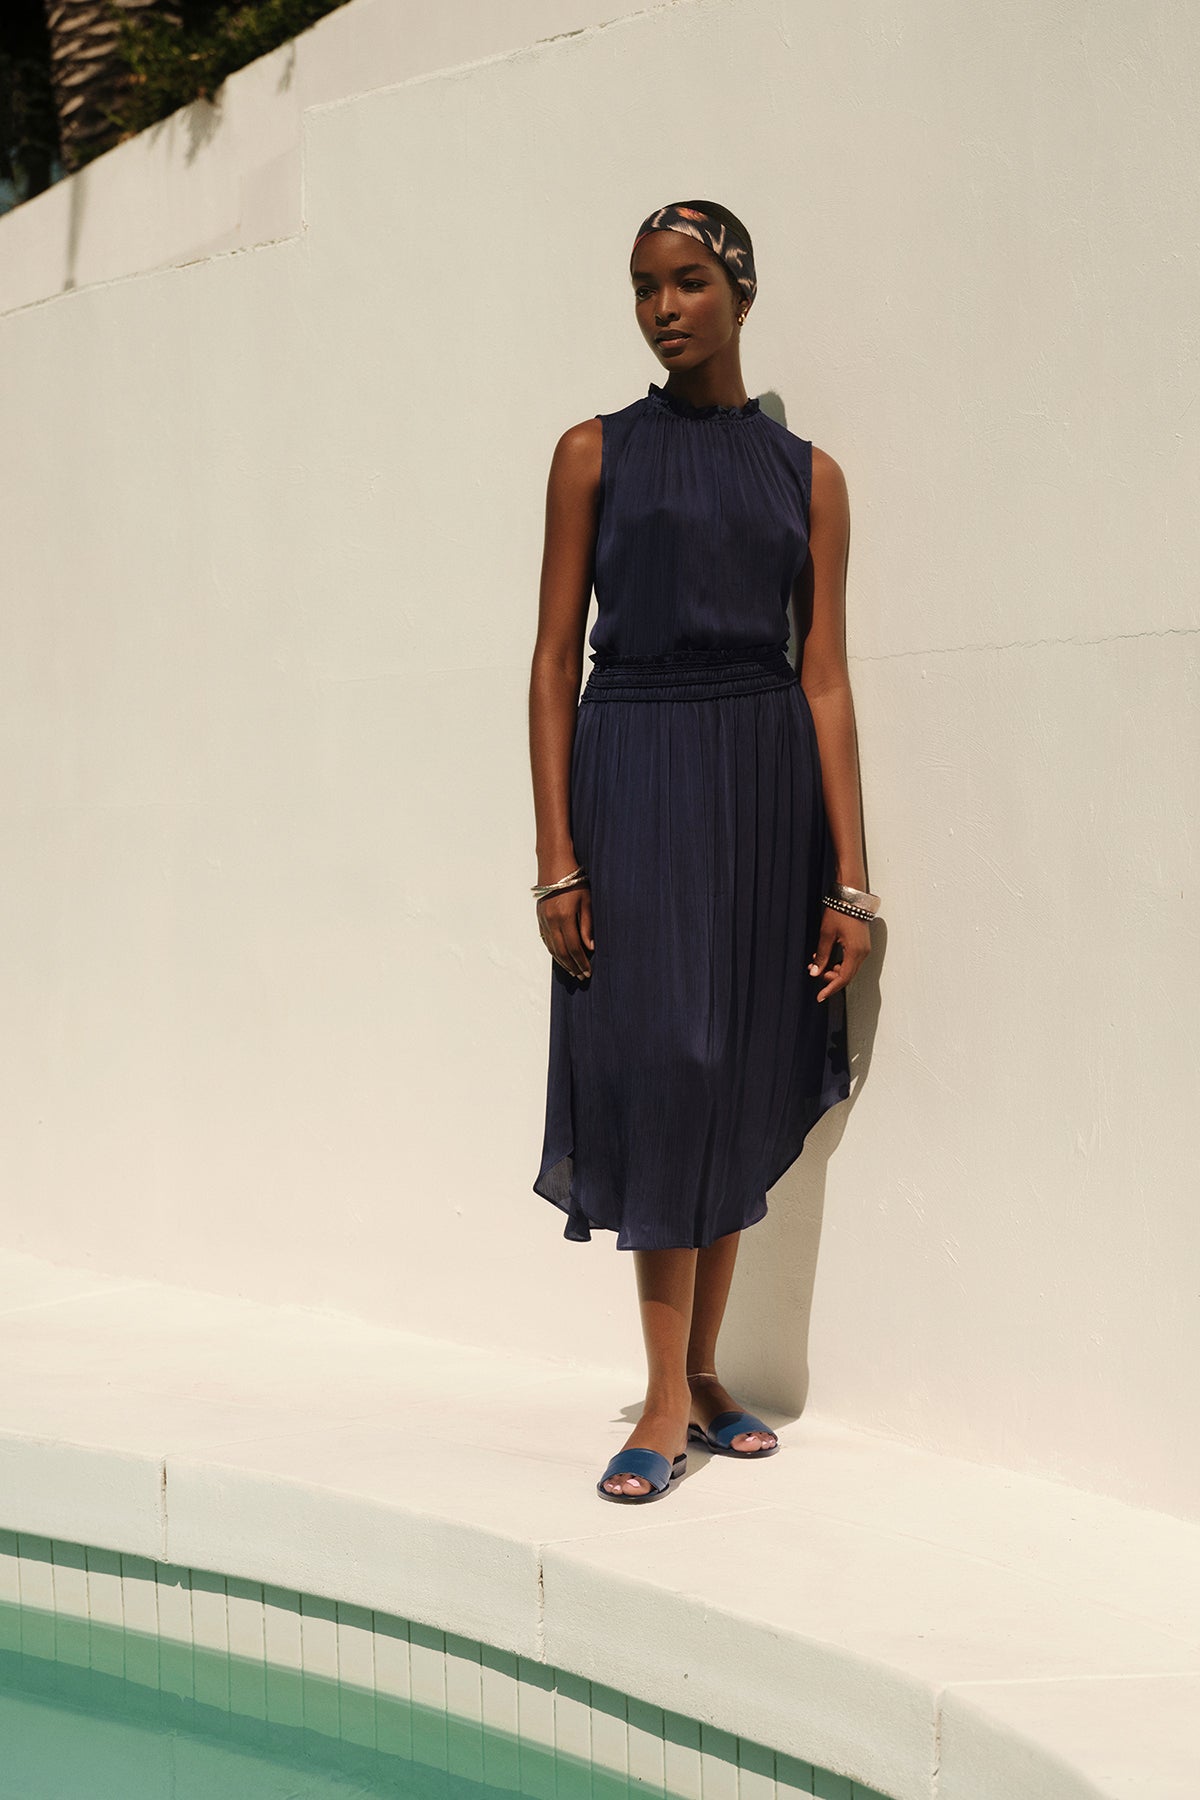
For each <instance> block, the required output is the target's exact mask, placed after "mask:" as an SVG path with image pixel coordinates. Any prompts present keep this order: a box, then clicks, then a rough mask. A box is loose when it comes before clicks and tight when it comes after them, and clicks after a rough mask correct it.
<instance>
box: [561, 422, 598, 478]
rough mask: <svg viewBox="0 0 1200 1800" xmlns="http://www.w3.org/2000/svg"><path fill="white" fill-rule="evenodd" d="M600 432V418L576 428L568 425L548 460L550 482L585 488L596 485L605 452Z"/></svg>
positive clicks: (580, 423)
mask: <svg viewBox="0 0 1200 1800" xmlns="http://www.w3.org/2000/svg"><path fill="white" fill-rule="evenodd" d="M603 429H604V428H603V425H602V424H601V421H600V419H599V418H595V419H582V420H580V422H579V424H578V425H568V427H567V429H566V430H565V431H564V432H563V433H562V435H561V436H560V438H559V440H558V442H557V443H556V444H555V446H554V455H553V456H552V458H551V460H550V479H551V481H552V482H553V483H555V484H562V485H564V486H567V487H572V488H574V487H578V488H585V489H587V488H593V487H596V486H598V485H599V481H600V464H601V458H602V456H603V453H604V437H603Z"/></svg>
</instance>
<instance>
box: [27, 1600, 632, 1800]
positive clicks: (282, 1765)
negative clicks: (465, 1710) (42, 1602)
mask: <svg viewBox="0 0 1200 1800" xmlns="http://www.w3.org/2000/svg"><path fill="white" fill-rule="evenodd" d="M18 1614H19V1624H20V1629H21V1632H22V1640H21V1641H23V1642H29V1641H31V1640H33V1641H36V1640H37V1638H38V1636H39V1627H44V1626H48V1628H49V1634H50V1635H49V1642H51V1643H52V1642H53V1641H54V1634H55V1633H57V1639H58V1644H59V1646H60V1647H61V1646H62V1645H63V1633H64V1629H65V1628H66V1629H70V1628H72V1627H73V1628H74V1630H75V1631H76V1632H77V1633H78V1634H80V1640H81V1641H80V1644H79V1645H78V1646H76V1649H77V1650H78V1649H81V1648H83V1645H84V1643H85V1642H86V1641H87V1640H88V1639H89V1638H90V1639H91V1640H92V1641H93V1642H94V1640H95V1638H96V1634H97V1633H98V1632H99V1633H103V1634H106V1635H107V1636H108V1637H109V1638H112V1637H120V1638H121V1639H122V1640H123V1649H124V1651H125V1653H126V1654H127V1655H132V1656H133V1657H134V1658H136V1656H137V1653H138V1649H139V1645H138V1639H139V1637H142V1636H143V1634H139V1633H133V1632H121V1631H117V1630H116V1629H115V1628H113V1627H98V1626H96V1625H95V1624H93V1623H89V1622H88V1621H87V1620H78V1621H65V1620H64V1619H62V1618H61V1617H58V1618H55V1616H54V1615H52V1614H46V1615H41V1617H39V1616H38V1615H37V1614H36V1613H35V1612H31V1609H29V1608H24V1609H22V1608H14V1607H11V1606H0V1615H7V1619H0V1626H6V1627H7V1629H6V1630H5V1636H6V1637H7V1638H8V1641H10V1642H11V1641H12V1626H13V1625H14V1624H15V1623H16V1622H17V1620H16V1618H15V1617H14V1615H18ZM140 1647H141V1648H142V1649H143V1650H144V1651H145V1652H146V1653H147V1655H148V1654H149V1653H151V1652H152V1653H153V1655H154V1657H155V1659H156V1661H157V1665H158V1669H159V1680H160V1682H161V1683H162V1685H160V1686H157V1687H150V1686H147V1685H144V1684H142V1683H140V1682H138V1681H135V1680H128V1679H126V1678H125V1677H123V1676H120V1675H115V1674H108V1673H105V1672H104V1671H103V1670H101V1669H97V1668H95V1667H87V1666H80V1665H79V1664H78V1663H76V1662H64V1661H59V1660H57V1659H56V1658H55V1657H54V1656H53V1655H51V1656H41V1655H36V1654H29V1653H27V1652H26V1651H23V1650H20V1651H17V1650H0V1800H214V1797H215V1796H218V1795H219V1796H221V1800H324V1797H325V1796H330V1797H331V1800H332V1796H335V1795H337V1796H342V1797H343V1800H345V1797H347V1796H353V1795H360V1796H363V1797H364V1800H367V1797H369V1796H375V1795H379V1796H389V1797H391V1796H398V1795H406V1796H412V1797H413V1800H485V1797H487V1800H492V1797H496V1796H499V1795H501V1794H504V1795H506V1796H508V1800H511V1797H512V1796H513V1794H514V1793H529V1794H531V1795H536V1796H538V1797H543V1796H545V1795H547V1794H552V1795H559V1796H562V1800H617V1797H618V1796H621V1797H624V1796H627V1795H628V1794H629V1792H630V1788H631V1785H632V1784H631V1783H630V1781H629V1779H628V1778H627V1777H622V1776H620V1775H618V1774H615V1773H611V1772H609V1771H606V1770H603V1769H600V1768H596V1767H594V1766H593V1765H591V1764H589V1763H587V1762H583V1761H581V1760H579V1759H578V1758H574V1757H569V1756H565V1755H564V1754H563V1753H562V1752H561V1751H560V1750H555V1749H553V1748H547V1749H536V1750H535V1749H533V1748H532V1747H531V1746H530V1745H528V1744H524V1743H523V1744H521V1745H520V1748H519V1757H520V1769H521V1772H523V1773H524V1775H525V1783H524V1784H523V1785H522V1786H515V1785H514V1782H513V1779H512V1778H513V1775H514V1773H516V1772H517V1764H516V1762H515V1756H516V1751H517V1746H516V1745H515V1743H514V1741H513V1740H512V1739H511V1738H509V1736H508V1734H507V1733H504V1732H500V1731H493V1730H490V1729H489V1728H488V1727H486V1726H483V1725H481V1724H479V1723H478V1722H476V1721H469V1720H460V1719H455V1718H453V1717H452V1716H449V1715H447V1714H446V1713H444V1712H438V1711H436V1710H435V1709H433V1708H430V1707H423V1706H419V1705H416V1704H415V1703H413V1702H410V1701H405V1700H400V1699H395V1698H391V1697H389V1696H386V1695H381V1694H378V1693H375V1692H371V1691H367V1690H365V1689H361V1688H354V1687H351V1686H349V1685H347V1684H345V1683H342V1682H338V1681H331V1680H329V1679H328V1678H326V1677H321V1676H314V1675H310V1674H307V1673H303V1672H300V1671H296V1670H290V1669H283V1668H272V1667H271V1666H270V1665H266V1666H265V1667H264V1665H263V1664H261V1663H257V1664H256V1663H252V1662H250V1661H248V1660H246V1659H241V1658H238V1657H233V1656H229V1655H223V1654H221V1653H218V1652H215V1651H206V1650H202V1649H200V1648H198V1647H196V1646H194V1645H190V1644H173V1643H170V1642H168V1641H166V1640H159V1639H145V1640H144V1641H143V1643H142V1645H141V1646H140ZM173 1663H174V1665H175V1667H174V1671H173V1669H172V1664H173ZM173 1674H174V1676H175V1677H177V1678H178V1679H177V1685H178V1686H179V1687H181V1688H184V1687H186V1688H190V1689H191V1690H192V1693H191V1696H190V1697H189V1695H188V1694H187V1693H184V1692H178V1693H176V1692H171V1691H170V1687H171V1683H172V1679H173ZM206 1683H207V1684H209V1689H210V1691H213V1692H214V1701H213V1702H212V1703H209V1702H206V1701H203V1700H199V1699H197V1698H195V1694H196V1692H204V1691H205V1687H206ZM213 1684H215V1686H214V1685H213ZM239 1688H241V1689H242V1696H241V1697H242V1699H243V1700H244V1702H245V1703H246V1704H247V1707H248V1709H249V1710H247V1711H245V1712H239V1711H237V1710H235V1707H236V1703H237V1700H238V1690H239ZM218 1690H219V1694H218ZM221 1701H223V1703H220V1702H221ZM263 1710H270V1711H271V1712H273V1713H276V1714H285V1715H286V1714H287V1713H289V1712H290V1713H292V1714H293V1715H294V1716H295V1717H296V1718H297V1719H303V1720H304V1721H305V1723H303V1724H285V1723H281V1722H280V1720H279V1718H278V1717H276V1718H273V1719H268V1718H265V1717H261V1716H255V1714H256V1712H261V1711H263ZM355 1738H357V1739H358V1740H360V1741H357V1742H356V1741H353V1740H354V1739H355ZM363 1740H366V1741H363ZM456 1740H458V1741H456ZM423 1756H427V1757H428V1758H429V1759H430V1760H428V1761H426V1760H422V1757H423ZM531 1758H532V1761H531ZM439 1763H440V1764H443V1765H445V1766H441V1767H439V1766H436V1765H437V1764H439ZM481 1763H482V1766H483V1768H484V1770H486V1769H487V1768H488V1767H489V1766H491V1767H493V1768H495V1770H496V1771H497V1775H498V1776H499V1777H500V1780H499V1781H498V1783H497V1784H496V1785H492V1784H491V1783H489V1782H488V1781H487V1780H486V1779H485V1780H482V1781H481V1780H478V1779H472V1778H471V1777H470V1776H469V1775H467V1774H466V1773H455V1772H453V1771H454V1770H455V1769H456V1768H457V1769H459V1770H465V1769H468V1768H471V1767H478V1766H479V1765H480V1764H481ZM638 1785H639V1786H640V1785H641V1784H638ZM642 1791H643V1792H644V1791H645V1790H644V1788H643V1790H642Z"/></svg>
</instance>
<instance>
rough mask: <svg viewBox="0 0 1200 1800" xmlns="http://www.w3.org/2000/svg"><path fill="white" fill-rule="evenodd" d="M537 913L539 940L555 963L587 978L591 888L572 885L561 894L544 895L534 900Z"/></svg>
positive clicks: (578, 977)
mask: <svg viewBox="0 0 1200 1800" xmlns="http://www.w3.org/2000/svg"><path fill="white" fill-rule="evenodd" d="M537 914H538V930H539V931H540V932H541V934H542V942H543V944H545V946H546V948H547V950H548V951H549V952H550V954H551V956H552V957H553V958H554V960H555V962H556V963H558V964H559V966H560V968H563V969H565V970H566V971H567V974H568V975H574V976H575V978H576V980H578V981H587V980H588V978H589V977H590V975H591V973H592V965H591V962H590V960H589V957H588V951H589V950H594V949H595V948H596V944H595V940H594V939H593V937H592V896H591V891H590V890H589V889H588V888H586V887H574V888H567V889H566V890H565V892H563V893H561V894H547V895H546V897H545V899H544V900H539V901H538V903H537ZM585 946H586V948H585Z"/></svg>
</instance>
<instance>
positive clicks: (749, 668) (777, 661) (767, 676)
mask: <svg viewBox="0 0 1200 1800" xmlns="http://www.w3.org/2000/svg"><path fill="white" fill-rule="evenodd" d="M591 655H592V663H593V665H594V666H593V668H592V672H591V674H590V675H589V676H588V679H587V682H586V684H585V686H584V690H583V693H582V694H581V695H580V697H579V698H580V704H581V705H582V704H583V702H584V701H596V700H717V699H723V698H725V697H727V696H729V695H733V694H762V693H766V692H768V691H769V690H770V689H772V688H783V687H790V686H791V685H792V683H793V682H795V681H796V680H797V679H798V677H797V675H796V671H795V669H794V668H793V666H792V664H791V662H790V661H789V660H788V655H787V649H786V646H785V645H783V644H738V645H732V646H725V645H722V646H720V647H715V646H714V647H705V648H700V649H695V650H668V651H665V652H664V653H663V654H662V655H661V656H615V655H613V654H612V653H611V652H609V651H604V650H595V651H593V652H592V653H591Z"/></svg>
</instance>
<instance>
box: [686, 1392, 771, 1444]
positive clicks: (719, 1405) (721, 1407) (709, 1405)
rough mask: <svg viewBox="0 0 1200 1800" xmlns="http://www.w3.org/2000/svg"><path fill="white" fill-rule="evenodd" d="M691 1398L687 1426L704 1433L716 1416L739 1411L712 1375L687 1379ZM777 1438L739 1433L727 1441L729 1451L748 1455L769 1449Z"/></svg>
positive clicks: (763, 1433)
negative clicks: (691, 1425) (692, 1426)
mask: <svg viewBox="0 0 1200 1800" xmlns="http://www.w3.org/2000/svg"><path fill="white" fill-rule="evenodd" d="M688 1387H689V1388H690V1389H691V1395H692V1411H691V1423H692V1424H693V1425H698V1426H699V1427H700V1429H701V1431H707V1430H708V1427H709V1425H710V1424H711V1423H712V1421H713V1420H714V1419H715V1418H716V1416H717V1414H718V1413H723V1412H740V1411H741V1410H742V1409H741V1407H740V1406H739V1405H738V1403H737V1401H736V1400H735V1399H734V1398H733V1395H732V1394H731V1393H730V1392H729V1389H728V1388H725V1387H722V1386H721V1383H720V1382H719V1381H718V1380H717V1377H716V1375H715V1374H713V1373H710V1372H706V1373H701V1374H698V1375H689V1376H688ZM778 1442H779V1439H778V1438H777V1437H776V1436H775V1433H774V1432H773V1431H739V1432H738V1435H737V1436H736V1437H735V1438H731V1439H730V1448H731V1449H733V1450H736V1451H737V1452H738V1453H739V1454H745V1455H747V1456H750V1455H752V1454H753V1453H754V1451H755V1450H769V1449H771V1447H772V1446H773V1445H774V1444H777V1443H778Z"/></svg>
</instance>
